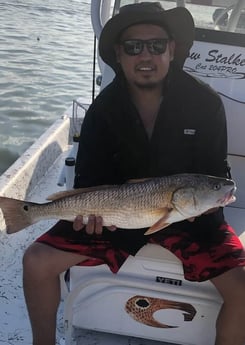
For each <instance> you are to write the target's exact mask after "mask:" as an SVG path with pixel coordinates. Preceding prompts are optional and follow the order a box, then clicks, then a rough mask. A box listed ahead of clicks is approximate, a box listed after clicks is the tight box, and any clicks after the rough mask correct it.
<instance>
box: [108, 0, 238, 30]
mask: <svg viewBox="0 0 245 345" xmlns="http://www.w3.org/2000/svg"><path fill="white" fill-rule="evenodd" d="M135 2H141V1H137V0H136V1H132V0H131V1H130V0H121V1H116V3H115V4H116V8H115V11H116V12H117V10H118V8H119V6H124V5H127V4H131V3H135ZM159 2H160V3H161V4H162V6H163V8H164V9H165V10H167V9H170V8H173V7H176V6H185V7H186V8H187V9H188V10H189V11H190V12H191V14H192V16H193V18H194V21H195V26H196V28H201V29H208V30H216V31H222V32H234V33H240V34H243V35H244V34H245V0H186V1H185V0H177V1H174V0H165V1H164V0H162V1H161V0H160V1H159Z"/></svg>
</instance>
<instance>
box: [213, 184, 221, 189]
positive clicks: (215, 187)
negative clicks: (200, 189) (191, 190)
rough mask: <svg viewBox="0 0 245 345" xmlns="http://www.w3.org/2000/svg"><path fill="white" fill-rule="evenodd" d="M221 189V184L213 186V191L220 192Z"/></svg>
mask: <svg viewBox="0 0 245 345" xmlns="http://www.w3.org/2000/svg"><path fill="white" fill-rule="evenodd" d="M220 188H221V184H220V183H215V184H214V185H213V190H220Z"/></svg>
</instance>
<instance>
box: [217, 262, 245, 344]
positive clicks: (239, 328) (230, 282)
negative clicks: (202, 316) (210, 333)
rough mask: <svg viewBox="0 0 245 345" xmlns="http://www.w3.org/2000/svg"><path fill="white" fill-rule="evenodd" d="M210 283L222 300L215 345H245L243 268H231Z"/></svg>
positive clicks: (244, 269)
mask: <svg viewBox="0 0 245 345" xmlns="http://www.w3.org/2000/svg"><path fill="white" fill-rule="evenodd" d="M211 281H212V283H213V284H214V285H215V287H216V288H217V290H218V291H219V292H220V294H221V296H222V297H223V300H224V303H223V306H222V308H221V310H220V313H219V316H218V319H217V325H216V329H217V335H216V342H215V345H245V267H237V268H233V269H231V270H229V271H227V272H226V273H224V274H222V275H220V276H218V277H216V278H213V279H212V280H211Z"/></svg>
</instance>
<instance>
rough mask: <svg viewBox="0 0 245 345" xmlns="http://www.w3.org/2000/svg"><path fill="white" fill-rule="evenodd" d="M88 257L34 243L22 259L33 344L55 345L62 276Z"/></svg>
mask: <svg viewBox="0 0 245 345" xmlns="http://www.w3.org/2000/svg"><path fill="white" fill-rule="evenodd" d="M85 259H86V257H85V256H81V255H78V254H74V253H69V252H65V251H61V250H57V249H55V248H53V247H50V246H48V245H45V244H41V243H34V244H32V245H31V246H30V247H29V248H28V249H27V251H26V253H25V255H24V258H23V286H24V294H25V299H26V305H27V309H28V313H29V317H30V322H31V327H32V332H33V345H55V333H56V332H55V331H56V313H57V309H58V306H59V302H60V278H59V275H60V273H62V272H64V271H66V270H67V269H68V268H70V267H71V266H73V265H76V264H78V263H79V262H82V261H83V260H85Z"/></svg>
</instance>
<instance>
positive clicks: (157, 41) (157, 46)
mask: <svg viewBox="0 0 245 345" xmlns="http://www.w3.org/2000/svg"><path fill="white" fill-rule="evenodd" d="M168 41H169V39H168V38H153V39H150V40H140V39H132V40H125V41H122V42H120V44H121V45H122V46H123V49H124V52H125V53H126V54H127V55H130V56H134V55H139V54H141V53H142V51H143V49H144V46H145V45H146V46H147V49H148V52H149V53H150V54H152V55H160V54H163V53H165V51H166V49H167V44H168Z"/></svg>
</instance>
